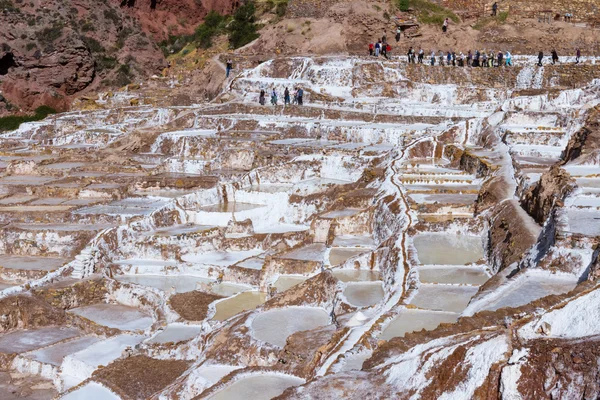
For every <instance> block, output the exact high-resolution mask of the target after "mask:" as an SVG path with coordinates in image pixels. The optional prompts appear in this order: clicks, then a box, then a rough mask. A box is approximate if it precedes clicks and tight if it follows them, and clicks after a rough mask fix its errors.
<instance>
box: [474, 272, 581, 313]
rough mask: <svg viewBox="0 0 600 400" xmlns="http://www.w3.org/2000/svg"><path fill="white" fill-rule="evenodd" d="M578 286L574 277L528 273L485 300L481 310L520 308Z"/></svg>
mask: <svg viewBox="0 0 600 400" xmlns="http://www.w3.org/2000/svg"><path fill="white" fill-rule="evenodd" d="M576 285H577V278H576V277H574V276H569V275H558V276H557V275H553V274H551V273H549V272H546V271H526V272H525V273H522V274H520V275H518V276H516V277H515V278H514V279H512V280H511V281H510V282H509V283H507V284H506V285H503V286H502V287H501V288H500V290H498V291H496V292H495V293H494V294H493V297H490V298H484V299H483V300H482V304H484V306H483V307H482V308H481V309H483V310H490V311H495V310H498V309H500V308H504V307H519V306H522V305H525V304H529V303H531V302H532V301H535V300H537V299H541V298H542V297H546V296H549V295H552V294H562V293H567V292H569V291H571V290H573V289H574V288H575V286H576Z"/></svg>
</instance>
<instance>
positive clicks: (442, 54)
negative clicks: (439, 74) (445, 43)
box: [439, 50, 444, 67]
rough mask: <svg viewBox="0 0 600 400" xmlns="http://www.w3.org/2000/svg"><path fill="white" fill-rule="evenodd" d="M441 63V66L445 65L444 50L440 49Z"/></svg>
mask: <svg viewBox="0 0 600 400" xmlns="http://www.w3.org/2000/svg"><path fill="white" fill-rule="evenodd" d="M439 63H440V66H442V67H443V66H444V52H443V51H441V50H440V55H439Z"/></svg>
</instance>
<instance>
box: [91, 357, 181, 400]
mask: <svg viewBox="0 0 600 400" xmlns="http://www.w3.org/2000/svg"><path fill="white" fill-rule="evenodd" d="M188 366H189V363H188V362H187V361H183V360H157V359H154V358H150V357H147V356H132V357H128V358H124V359H120V360H118V361H115V362H113V363H112V364H110V365H108V366H107V367H105V368H100V369H98V370H97V371H96V372H95V373H94V375H93V376H92V378H93V379H94V380H97V381H99V382H100V383H103V384H105V385H106V386H108V387H109V388H111V389H112V390H114V391H115V392H117V393H118V394H120V395H121V396H122V397H123V398H124V399H131V400H133V399H135V400H143V399H148V398H149V397H150V396H152V395H153V394H154V393H156V392H158V391H160V390H162V389H164V388H165V387H167V386H168V385H170V384H171V383H173V382H174V381H175V380H176V379H177V378H178V377H179V376H181V374H183V373H184V372H185V370H186V369H187V368H188Z"/></svg>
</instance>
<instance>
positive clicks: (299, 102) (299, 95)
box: [296, 88, 304, 106]
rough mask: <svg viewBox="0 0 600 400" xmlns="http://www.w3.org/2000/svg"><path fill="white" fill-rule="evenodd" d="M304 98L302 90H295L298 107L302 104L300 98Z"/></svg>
mask: <svg viewBox="0 0 600 400" xmlns="http://www.w3.org/2000/svg"><path fill="white" fill-rule="evenodd" d="M303 97H304V90H302V88H298V90H296V98H297V99H298V105H299V106H301V105H302V104H303V103H302V98H303Z"/></svg>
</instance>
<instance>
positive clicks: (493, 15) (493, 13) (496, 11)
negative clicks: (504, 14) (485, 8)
mask: <svg viewBox="0 0 600 400" xmlns="http://www.w3.org/2000/svg"><path fill="white" fill-rule="evenodd" d="M497 13H498V3H494V4H493V5H492V17H495V16H496V14H497Z"/></svg>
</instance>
